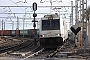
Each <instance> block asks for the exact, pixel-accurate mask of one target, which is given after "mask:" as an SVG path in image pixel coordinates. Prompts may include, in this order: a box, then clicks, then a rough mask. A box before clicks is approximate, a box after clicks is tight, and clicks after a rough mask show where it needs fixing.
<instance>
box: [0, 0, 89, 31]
mask: <svg viewBox="0 0 90 60" xmlns="http://www.w3.org/2000/svg"><path fill="white" fill-rule="evenodd" d="M25 1H26V3H24V2H25ZM40 1H41V0H0V6H32V4H33V2H36V3H37V5H38V6H51V4H50V2H44V1H49V0H42V2H44V3H40ZM52 1H62V2H53V3H52V5H53V6H71V1H73V5H75V0H52ZM89 3H90V0H88V4H89ZM25 9H26V12H27V13H33V11H32V9H31V8H23V7H0V13H25ZM65 10H67V12H65ZM54 12H55V11H54ZM36 13H50V8H45V7H44V8H37V11H36ZM60 13H61V14H62V13H71V8H65V7H63V8H61V9H60ZM24 15H25V14H15V15H14V14H0V17H17V16H18V17H22V18H23V16H24ZM43 16H44V14H38V15H37V17H39V18H40V17H43ZM69 16H70V15H69V14H68V15H65V16H64V15H61V17H63V18H64V17H67V18H69ZM30 17H31V18H33V16H32V14H27V15H26V16H25V18H30ZM2 20H3V21H4V22H5V29H8V30H9V29H16V27H17V24H16V20H17V18H11V19H10V18H8V19H7V18H0V26H1V27H0V30H1V29H2V22H1V21H2ZM12 21H14V22H12ZM19 21H20V22H19V29H23V24H22V21H23V20H22V19H19ZM30 21H32V19H31V20H30V19H28V20H27V19H25V24H24V28H25V29H28V28H30V29H32V28H33V23H32V22H30ZM65 21H67V22H69V19H65ZM10 23H11V24H10ZM12 23H13V24H14V25H13V26H12ZM68 26H69V23H68Z"/></svg>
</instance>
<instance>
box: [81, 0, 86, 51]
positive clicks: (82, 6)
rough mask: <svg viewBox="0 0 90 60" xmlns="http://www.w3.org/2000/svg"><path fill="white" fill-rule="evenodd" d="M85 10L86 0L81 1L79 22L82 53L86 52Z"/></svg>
mask: <svg viewBox="0 0 90 60" xmlns="http://www.w3.org/2000/svg"><path fill="white" fill-rule="evenodd" d="M86 9H87V0H81V22H82V23H83V27H82V28H83V29H82V33H83V34H82V35H83V37H82V38H83V42H84V43H83V44H84V52H86V46H87V20H85V16H86V15H85V12H86Z"/></svg>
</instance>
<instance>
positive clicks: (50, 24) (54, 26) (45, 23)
mask: <svg viewBox="0 0 90 60" xmlns="http://www.w3.org/2000/svg"><path fill="white" fill-rule="evenodd" d="M59 29H60V20H59V19H53V20H42V30H59Z"/></svg>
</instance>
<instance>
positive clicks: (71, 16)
mask: <svg viewBox="0 0 90 60" xmlns="http://www.w3.org/2000/svg"><path fill="white" fill-rule="evenodd" d="M72 25H73V1H71V14H70V27H71V26H72Z"/></svg>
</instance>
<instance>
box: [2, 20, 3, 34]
mask: <svg viewBox="0 0 90 60" xmlns="http://www.w3.org/2000/svg"><path fill="white" fill-rule="evenodd" d="M2 36H3V20H2Z"/></svg>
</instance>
